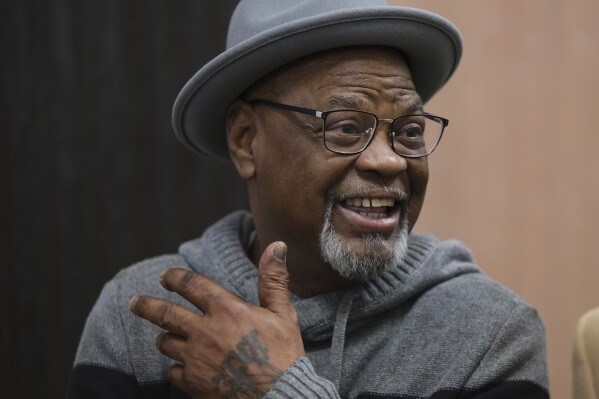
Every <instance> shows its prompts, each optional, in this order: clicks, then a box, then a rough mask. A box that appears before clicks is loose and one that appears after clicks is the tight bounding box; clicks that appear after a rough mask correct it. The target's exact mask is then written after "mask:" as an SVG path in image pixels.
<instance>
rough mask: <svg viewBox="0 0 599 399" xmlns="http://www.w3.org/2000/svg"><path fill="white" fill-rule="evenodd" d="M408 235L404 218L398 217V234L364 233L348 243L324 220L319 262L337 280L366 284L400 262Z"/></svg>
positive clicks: (404, 252)
mask: <svg viewBox="0 0 599 399" xmlns="http://www.w3.org/2000/svg"><path fill="white" fill-rule="evenodd" d="M408 234H409V228H408V221H407V218H402V219H401V220H400V226H399V229H398V231H397V232H396V233H394V234H393V235H392V236H391V237H385V236H384V235H382V234H379V233H365V234H363V235H362V236H361V237H360V238H354V239H352V240H351V241H348V240H346V239H344V238H343V237H341V236H340V235H339V234H338V233H337V232H336V231H335V229H334V227H333V225H332V224H331V222H330V218H328V217H327V218H325V222H324V224H323V227H322V231H321V233H320V250H321V254H322V257H323V259H324V260H325V261H326V262H327V263H328V264H330V265H331V267H332V268H333V269H334V270H336V271H337V272H338V273H339V274H340V275H341V277H343V278H345V279H348V280H358V281H366V280H370V279H373V278H376V277H378V276H379V275H381V274H382V273H383V272H385V271H386V270H388V269H391V268H393V267H395V266H397V265H398V264H400V263H401V262H403V259H404V257H405V255H406V252H407V249H408Z"/></svg>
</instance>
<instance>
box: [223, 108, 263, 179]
mask: <svg viewBox="0 0 599 399" xmlns="http://www.w3.org/2000/svg"><path fill="white" fill-rule="evenodd" d="M255 137H256V120H255V115H254V110H253V108H252V106H251V105H250V104H248V103H247V102H246V101H243V100H235V101H234V102H233V103H232V104H231V105H230V106H229V109H228V110H227V145H228V147H229V155H230V156H231V160H232V161H233V164H234V165H235V168H237V172H238V173H239V175H240V176H241V177H242V178H243V179H245V180H251V179H253V178H254V176H255V174H256V165H255V162H254V151H253V143H254V138H255Z"/></svg>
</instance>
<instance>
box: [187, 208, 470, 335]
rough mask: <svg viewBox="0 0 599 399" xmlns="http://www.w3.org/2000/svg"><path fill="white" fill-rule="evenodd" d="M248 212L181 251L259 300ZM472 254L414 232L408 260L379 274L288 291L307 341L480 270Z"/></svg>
mask: <svg viewBox="0 0 599 399" xmlns="http://www.w3.org/2000/svg"><path fill="white" fill-rule="evenodd" d="M253 232H254V227H253V222H252V217H251V215H250V214H249V213H248V212H245V211H238V212H235V213H232V214H230V215H228V216H227V217H225V218H223V219H222V220H220V221H219V222H217V223H216V224H215V225H213V226H212V227H210V228H209V229H207V230H206V231H205V233H204V234H203V236H202V237H201V238H200V239H197V240H193V241H189V242H186V243H184V244H183V245H181V247H180V248H179V252H180V253H181V255H182V256H183V257H184V258H185V260H186V261H187V262H188V263H189V265H190V266H191V268H192V269H194V270H195V271H197V272H199V273H202V274H204V275H206V276H208V277H210V278H212V279H213V280H215V281H216V282H218V283H219V284H221V285H222V286H223V287H224V288H226V289H227V290H228V291H230V292H231V293H233V294H235V295H237V296H239V297H240V298H242V299H244V300H245V301H247V302H249V303H252V304H255V305H257V304H258V303H259V301H258V291H257V283H258V273H257V268H256V266H255V265H254V264H253V263H252V262H251V260H250V259H249V258H248V257H247V255H246V252H247V249H248V248H249V246H250V245H251V242H252V239H253V237H252V236H253ZM478 272H480V271H479V269H478V268H477V267H476V266H475V265H474V262H473V260H472V256H471V254H470V252H469V251H468V250H467V249H466V247H465V246H464V245H463V244H461V243H460V242H458V241H453V240H450V241H443V242H442V241H439V240H437V239H436V238H434V237H432V236H429V235H424V234H415V233H412V234H410V237H409V241H408V251H407V255H406V257H405V259H404V261H403V262H402V263H401V264H398V265H396V266H395V267H394V268H392V269H390V270H387V271H385V272H384V273H383V274H381V275H380V276H378V277H377V278H375V279H372V280H369V281H366V282H358V283H356V285H354V286H352V287H350V288H346V289H342V290H339V291H333V292H329V293H325V294H322V295H318V296H315V297H311V298H305V299H301V298H298V297H297V296H295V295H293V294H290V296H291V300H292V302H293V304H294V305H295V308H296V310H297V313H298V318H299V322H300V327H301V331H302V337H303V338H304V340H311V341H320V340H325V339H330V338H331V337H332V336H333V333H334V332H335V333H339V331H335V330H336V329H339V328H340V327H342V329H343V330H344V331H343V333H345V328H346V327H345V326H346V325H349V326H350V327H349V328H351V324H352V323H354V322H359V321H360V320H361V319H364V318H367V317H372V316H374V315H377V314H379V313H382V312H384V311H386V310H388V309H390V308H392V307H394V306H398V305H400V304H402V303H404V302H406V301H409V300H411V299H414V298H415V297H416V296H418V295H419V294H420V293H422V292H424V291H426V290H428V289H429V288H430V287H431V286H434V285H436V284H439V283H442V282H444V281H446V280H449V279H452V278H454V277H456V276H459V275H462V274H466V273H478Z"/></svg>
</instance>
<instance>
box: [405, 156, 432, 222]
mask: <svg viewBox="0 0 599 399" xmlns="http://www.w3.org/2000/svg"><path fill="white" fill-rule="evenodd" d="M414 161H416V162H412V164H410V165H409V168H408V178H409V180H410V204H409V208H408V221H409V224H410V229H411V228H412V227H414V224H416V220H417V219H418V216H419V215H420V210H421V209H422V205H423V204H424V197H425V194H426V186H427V184H428V161H427V160H426V158H421V159H415V160H414Z"/></svg>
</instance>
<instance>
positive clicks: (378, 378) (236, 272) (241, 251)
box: [69, 212, 548, 399]
mask: <svg viewBox="0 0 599 399" xmlns="http://www.w3.org/2000/svg"><path fill="white" fill-rule="evenodd" d="M252 231H253V226H252V220H251V216H250V215H249V214H248V213H245V212H237V213H234V214H231V215H229V216H227V217H226V218H224V219H222V220H221V221H220V222H218V223H217V224H215V225H214V226H212V227H211V228H209V229H208V230H207V231H206V232H205V233H204V235H203V236H202V238H200V239H197V240H194V241H190V242H187V243H185V244H183V245H182V246H181V248H180V251H179V252H180V253H179V254H177V255H168V256H162V257H158V258H154V259H150V260H147V261H144V262H141V263H139V264H137V265H134V266H131V267H129V268H127V269H125V270H123V271H121V272H120V273H119V274H118V275H117V276H116V277H115V278H114V279H113V280H112V281H110V282H108V283H107V284H106V286H105V287H104V289H103V291H102V293H101V295H100V298H99V299H98V302H97V303H96V305H95V306H94V308H93V310H92V312H91V314H90V316H89V318H88V320H87V323H86V326H85V330H84V332H83V336H82V338H81V342H80V344H79V349H78V352H77V357H76V360H75V368H74V370H73V375H72V378H71V387H70V391H69V397H72V398H113V399H114V398H173V397H185V396H184V394H183V393H182V392H180V391H178V390H177V389H175V388H174V387H172V386H170V385H169V384H168V382H167V381H166V370H167V368H168V367H169V366H170V365H171V364H172V361H171V360H170V359H168V358H166V357H165V356H163V355H161V354H160V353H159V352H158V351H157V350H156V348H155V340H156V337H157V335H158V334H159V332H160V330H159V329H158V328H157V327H155V326H153V325H151V324H150V323H148V322H147V321H145V320H142V319H140V318H137V317H135V316H133V315H132V314H131V313H130V312H129V310H128V302H129V299H130V298H131V297H132V296H133V295H135V294H140V293H142V294H148V295H154V296H159V297H164V298H167V299H169V300H172V301H174V302H177V303H180V304H182V305H184V306H186V307H188V308H189V307H190V306H191V305H190V304H188V303H186V302H185V301H184V300H182V299H181V298H180V297H179V296H177V295H175V294H172V293H169V292H167V291H165V290H164V289H162V288H161V286H160V285H159V283H158V275H159V274H160V272H161V271H162V270H164V269H166V268H168V267H184V268H191V269H193V270H196V271H198V272H200V273H203V274H205V275H207V276H209V277H210V278H212V279H214V280H216V281H217V282H219V283H220V284H221V285H222V286H223V287H225V288H226V289H227V290H229V291H230V292H232V293H234V294H235V295H237V296H239V297H241V298H243V299H244V300H246V301H248V302H250V303H253V304H257V303H258V295H257V289H256V284H257V271H256V268H255V266H254V265H253V264H252V263H251V261H250V260H249V259H248V257H247V256H246V248H247V246H248V243H249V240H250V236H251V232H252ZM292 301H293V303H294V305H295V307H296V309H297V313H298V317H299V321H300V326H301V332H302V337H303V341H304V346H305V349H306V353H307V355H306V356H307V357H305V358H302V359H300V360H298V361H296V362H295V364H294V365H293V366H292V367H291V368H290V369H288V370H287V371H286V372H285V373H284V374H283V376H282V377H281V378H280V379H279V380H278V382H277V383H276V385H275V386H274V387H273V388H272V389H271V390H270V391H269V392H268V394H267V397H268V398H335V397H338V396H341V397H343V398H439V399H440V398H485V399H487V398H547V397H548V390H547V386H548V382H547V376H546V375H547V374H546V364H545V342H544V332H543V326H542V324H541V322H540V320H539V318H538V315H537V313H536V311H535V310H534V309H532V308H531V307H529V306H528V305H527V304H525V303H524V302H523V301H522V300H521V299H520V298H518V297H517V296H516V295H515V294H513V293H512V292H510V291H508V290H507V289H505V288H503V287H502V286H500V285H498V284H497V283H495V282H493V281H491V280H490V279H489V278H487V277H486V276H485V275H483V274H482V273H481V272H480V270H479V269H478V268H477V267H476V266H475V265H474V264H473V262H472V258H471V256H470V254H469V252H468V250H467V249H466V248H465V247H464V246H463V245H461V244H460V243H458V242H456V241H447V242H440V241H438V240H436V239H435V238H433V237H430V236H426V235H420V234H411V235H410V240H409V250H408V254H407V257H406V259H405V261H404V262H403V263H402V264H400V265H397V267H396V268H394V269H392V270H389V271H387V272H385V273H384V274H383V275H381V276H380V277H378V278H376V279H374V280H371V281H368V282H366V283H362V284H359V285H356V286H354V287H352V288H350V289H346V290H341V291H335V292H331V293H327V294H323V295H319V296H316V297H313V298H308V299H300V298H297V297H295V296H293V295H292Z"/></svg>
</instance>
